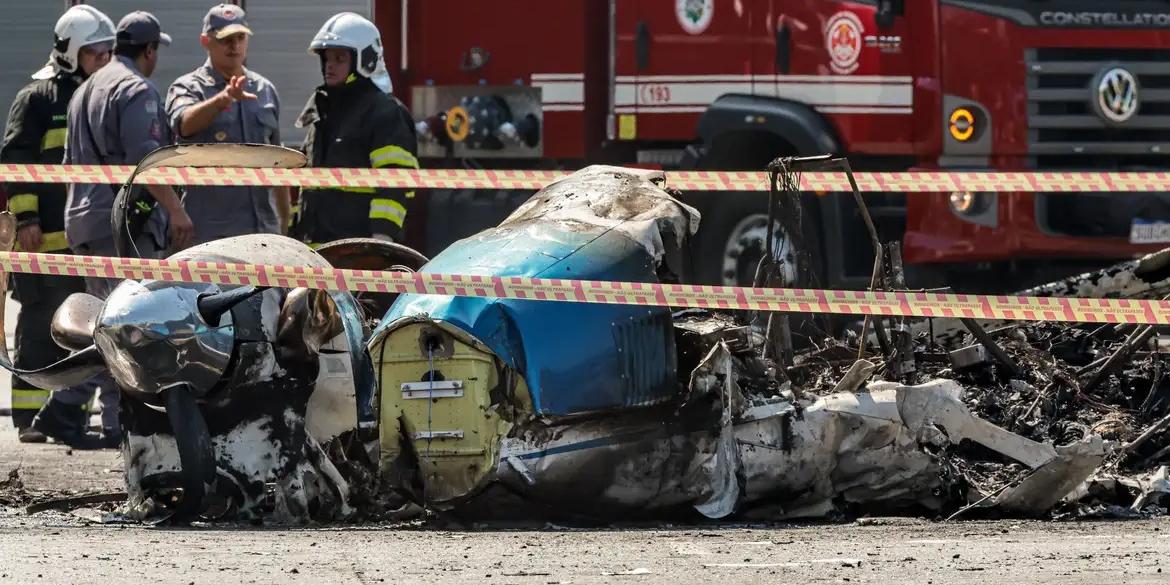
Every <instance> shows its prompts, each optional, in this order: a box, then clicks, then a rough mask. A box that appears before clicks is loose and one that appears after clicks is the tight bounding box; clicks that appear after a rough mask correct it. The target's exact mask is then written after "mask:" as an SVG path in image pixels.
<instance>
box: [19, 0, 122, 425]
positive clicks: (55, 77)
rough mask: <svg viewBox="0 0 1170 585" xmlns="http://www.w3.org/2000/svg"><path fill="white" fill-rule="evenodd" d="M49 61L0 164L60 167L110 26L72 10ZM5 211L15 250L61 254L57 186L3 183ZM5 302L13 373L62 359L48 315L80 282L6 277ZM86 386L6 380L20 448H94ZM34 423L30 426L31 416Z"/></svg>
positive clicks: (64, 248) (94, 13)
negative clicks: (69, 124)
mask: <svg viewBox="0 0 1170 585" xmlns="http://www.w3.org/2000/svg"><path fill="white" fill-rule="evenodd" d="M53 33H54V37H55V38H54V40H53V49H52V52H51V53H50V54H49V62H48V64H46V65H45V66H44V68H42V69H41V70H40V71H37V72H36V73H34V74H33V75H32V77H33V79H36V81H34V82H32V83H30V84H29V85H27V86H25V87H24V88H23V89H21V90H20V93H18V94H17V95H16V99H15V100H14V101H13V103H12V109H11V110H10V112H9V114H8V127H7V129H6V130H5V132H4V141H3V144H2V145H0V162H3V163H13V164H61V162H62V160H63V158H64V152H65V139H66V136H65V127H66V119H65V118H66V111H67V110H68V107H69V99H70V98H71V97H72V96H73V93H74V91H76V90H77V88H78V86H79V85H81V82H83V81H85V80H86V79H87V78H88V77H89V76H90V75H92V74H93V73H94V72H95V71H97V70H98V69H100V68H102V67H104V66H105V65H106V64H107V63H109V61H110V55H111V53H112V51H113V48H114V37H115V32H114V23H113V21H111V20H110V19H109V18H108V17H107V16H106V15H105V14H102V13H101V12H100V11H98V10H97V9H96V8H93V7H92V6H86V5H81V6H74V7H73V8H70V9H69V10H68V11H66V12H65V14H64V15H62V16H61V18H60V19H59V20H58V21H57V26H56V27H55V28H54V29H53ZM8 194H9V197H8V210H9V211H10V212H12V214H13V215H15V216H16V220H17V245H18V248H17V249H19V250H24V251H28V252H54V253H67V252H69V245H68V243H67V242H66V240H65V198H66V189H65V185H48V184H35V183H11V184H9V185H8ZM12 283H13V297H14V298H16V299H17V300H18V301H20V304H21V308H20V316H19V317H18V318H17V320H16V360H15V363H14V365H15V366H16V367H17V368H20V369H29V370H34V369H37V368H40V367H43V366H47V365H49V364H52V363H53V362H56V361H57V360H59V359H61V358H64V357H66V356H68V355H69V353H68V352H67V351H65V350H63V349H61V348H60V347H58V346H57V344H56V343H54V342H53V340H52V338H51V337H50V336H49V322H50V321H51V320H52V318H53V312H54V311H56V310H57V307H58V306H60V304H61V303H62V302H63V301H64V300H65V297H67V296H69V295H70V293H73V292H80V291H84V290H85V283H84V281H83V280H82V279H80V278H71V277H63V276H49V275H37V274H13V275H12ZM93 393H94V387H93V386H92V385H84V386H81V387H75V388H70V389H67V390H63V391H61V392H58V393H57V394H56V395H54V396H53V398H52V399H50V398H49V392H48V391H45V390H41V389H38V388H36V387H34V386H33V385H32V384H29V383H27V382H25V381H24V380H22V379H20V378H18V377H16V376H13V377H12V422H13V423H14V426H15V427H16V429H17V432H18V433H19V436H20V440H21V441H24V442H41V441H44V440H45V435H49V436H51V437H53V438H55V439H57V440H59V441H61V442H64V443H69V444H71V445H73V446H75V447H80V448H84V447H96V446H99V445H100V444H101V443H100V442H99V441H98V440H97V437H96V436H95V435H92V434H90V433H88V432H87V422H88V418H89V416H88V414H87V412H86V411H85V406H86V405H87V404H88V402H89V401H90V400H92V398H93ZM38 411H40V412H41V415H40V416H39V417H37V419H36V420H37V424H35V425H34V424H33V419H34V416H36V415H37V412H38Z"/></svg>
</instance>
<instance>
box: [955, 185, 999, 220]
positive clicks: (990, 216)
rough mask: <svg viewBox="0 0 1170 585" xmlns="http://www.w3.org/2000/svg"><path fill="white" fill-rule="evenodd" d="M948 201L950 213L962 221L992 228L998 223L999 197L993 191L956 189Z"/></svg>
mask: <svg viewBox="0 0 1170 585" xmlns="http://www.w3.org/2000/svg"><path fill="white" fill-rule="evenodd" d="M948 202H949V204H950V207H951V213H954V214H955V216H957V217H958V218H960V219H962V220H963V221H966V222H969V223H974V224H979V225H984V226H987V227H992V228H994V227H997V226H998V225H999V209H998V206H999V198H998V197H997V196H996V194H995V193H994V192H989V193H972V192H970V191H956V192H954V193H951V194H950V198H949V201H948Z"/></svg>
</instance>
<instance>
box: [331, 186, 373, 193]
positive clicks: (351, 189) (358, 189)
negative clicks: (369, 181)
mask: <svg viewBox="0 0 1170 585" xmlns="http://www.w3.org/2000/svg"><path fill="white" fill-rule="evenodd" d="M330 189H335V190H337V191H345V192H347V193H373V192H374V191H376V189H374V188H373V187H330Z"/></svg>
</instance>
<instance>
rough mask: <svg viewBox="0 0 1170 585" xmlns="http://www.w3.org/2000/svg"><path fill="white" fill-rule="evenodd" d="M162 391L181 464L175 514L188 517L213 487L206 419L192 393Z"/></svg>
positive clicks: (200, 506) (199, 508) (212, 460)
mask: <svg viewBox="0 0 1170 585" xmlns="http://www.w3.org/2000/svg"><path fill="white" fill-rule="evenodd" d="M165 392H166V395H167V396H166V402H167V419H168V420H169V421H170V423H171V430H172V431H173V432H174V434H175V444H176V446H177V447H178V450H179V463H180V464H181V465H182V470H181V475H182V488H183V499H182V500H181V501H180V502H179V506H178V508H177V509H176V510H175V515H176V517H179V518H190V517H194V516H197V515H199V513H200V512H202V511H203V507H204V496H205V495H207V494H208V493H212V492H213V491H214V484H215V452H214V450H213V449H212V445H211V433H210V432H209V431H208V430H207V421H205V420H204V419H203V414H202V413H201V412H199V405H198V404H196V402H195V397H194V396H192V395H191V393H190V392H189V391H188V390H187V389H186V388H183V387H176V388H169V389H167V390H166V391H165Z"/></svg>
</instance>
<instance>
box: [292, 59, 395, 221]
mask: <svg viewBox="0 0 1170 585" xmlns="http://www.w3.org/2000/svg"><path fill="white" fill-rule="evenodd" d="M297 126H298V127H305V128H308V134H307V135H306V137H305V144H304V148H305V154H306V156H307V157H308V159H309V162H310V164H311V165H312V166H314V167H348V168H375V169H380V168H408V169H417V168H418V159H417V158H416V156H417V154H418V142H417V138H416V136H415V132H414V120H413V119H411V116H410V112H409V111H407V109H406V106H404V105H402V102H400V101H398V99H397V98H395V97H394V96H392V95H389V94H387V93H384V92H383V91H381V90H380V89H378V88H377V86H375V85H374V84H373V83H371V82H370V80H368V79H366V78H364V77H357V76H353V75H351V76H350V79H349V81H348V82H347V83H346V84H345V85H343V86H341V87H336V88H325V87H319V88H317V90H316V91H315V92H314V93H313V95H312V97H310V98H309V103H308V104H307V105H306V106H305V110H304V111H303V112H302V113H301V116H300V118H299V119H298V120H297ZM413 195H414V192H413V191H411V190H409V189H381V188H379V189H375V188H372V187H357V186H349V187H336V188H326V189H306V190H304V191H302V192H301V199H300V209H299V213H298V215H299V217H298V219H297V225H296V227H295V229H294V230H293V233H294V234H296V235H297V236H299V237H300V238H301V239H302V240H304V241H306V242H308V243H310V244H324V243H326V242H330V241H333V240H338V239H342V238H354V237H371V236H373V235H375V234H378V235H386V236H390V237H391V238H393V239H394V240H395V241H399V242H400V241H402V233H403V232H402V227H403V223H404V222H405V220H406V199H407V198H409V197H412V196H413Z"/></svg>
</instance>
